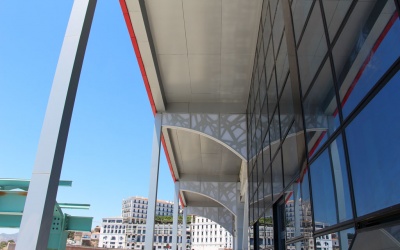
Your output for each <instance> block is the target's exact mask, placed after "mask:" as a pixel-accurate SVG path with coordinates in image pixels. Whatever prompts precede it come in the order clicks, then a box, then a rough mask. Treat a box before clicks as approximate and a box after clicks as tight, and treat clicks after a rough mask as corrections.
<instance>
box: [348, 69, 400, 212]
mask: <svg viewBox="0 0 400 250" xmlns="http://www.w3.org/2000/svg"><path fill="white" fill-rule="evenodd" d="M399 89H400V73H397V74H396V75H395V76H394V77H393V78H392V79H391V80H390V82H389V83H387V85H386V86H385V87H384V88H383V89H382V90H381V91H380V92H379V93H378V94H377V95H376V96H375V98H374V99H373V100H372V101H371V102H370V103H369V104H368V105H367V106H366V107H365V108H364V110H363V111H361V113H360V114H359V115H358V116H357V117H356V118H355V119H354V120H353V122H352V123H351V124H350V125H349V126H348V127H347V129H346V136H347V143H348V150H349V157H350V167H351V171H352V177H353V187H354V195H355V201H356V207H357V215H358V216H361V215H365V214H368V213H371V212H374V211H376V210H379V209H382V208H386V207H389V206H393V205H396V204H399V203H400V196H399V195H398V194H399V193H400V182H399V178H398V177H399V176H400V154H399V152H400V144H399V141H400V129H399V126H398V124H399V123H400V112H399V110H398V108H399V107H400V98H399Z"/></svg>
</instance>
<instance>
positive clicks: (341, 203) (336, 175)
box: [329, 136, 353, 222]
mask: <svg viewBox="0 0 400 250" xmlns="http://www.w3.org/2000/svg"><path fill="white" fill-rule="evenodd" d="M343 150H344V149H343V141H342V137H341V136H339V137H338V138H336V140H334V141H333V142H332V143H331V144H330V145H329V152H330V157H331V164H332V171H333V180H334V187H335V195H336V206H337V209H338V221H339V222H343V221H346V220H349V219H351V218H353V210H352V208H351V207H352V206H351V200H350V189H349V179H348V174H347V167H346V160H345V156H344V151H343Z"/></svg>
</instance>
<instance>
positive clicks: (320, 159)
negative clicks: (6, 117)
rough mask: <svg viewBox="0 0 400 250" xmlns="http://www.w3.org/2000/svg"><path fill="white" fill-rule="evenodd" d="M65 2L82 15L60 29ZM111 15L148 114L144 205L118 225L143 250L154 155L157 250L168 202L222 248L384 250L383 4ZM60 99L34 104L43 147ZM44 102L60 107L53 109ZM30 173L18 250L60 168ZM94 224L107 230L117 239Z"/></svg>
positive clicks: (394, 113)
mask: <svg viewBox="0 0 400 250" xmlns="http://www.w3.org/2000/svg"><path fill="white" fill-rule="evenodd" d="M76 2H77V3H86V7H85V6H83V5H82V6H83V7H80V8H78V7H77V8H74V9H73V10H75V11H72V14H71V17H72V18H74V17H75V18H77V20H78V21H79V20H81V22H80V25H84V24H85V22H83V21H82V20H91V16H92V14H93V12H94V3H93V2H95V1H83V0H81V1H76ZM88 3H92V5H87V4H88ZM120 4H121V9H122V14H123V16H124V19H125V21H126V25H127V30H128V32H129V37H130V39H131V41H132V45H133V47H134V50H135V54H136V58H137V60H138V65H139V67H140V71H141V73H142V77H143V82H144V84H145V87H146V91H147V95H148V97H149V101H150V104H151V108H152V111H153V114H154V116H155V121H154V139H153V153H152V160H151V165H150V171H151V173H152V174H151V178H152V179H151V182H150V183H151V185H150V189H149V200H148V203H147V210H148V213H147V216H145V215H144V212H143V211H144V210H145V209H146V204H144V203H140V202H139V204H140V207H132V206H129V205H128V204H125V205H126V207H123V214H124V213H125V215H128V214H130V215H132V217H135V218H136V219H135V220H138V221H139V223H144V221H146V236H145V245H146V248H147V249H151V248H152V247H153V242H154V240H156V239H157V237H156V236H157V234H156V230H157V229H156V225H155V223H154V221H155V220H154V215H155V214H156V212H157V210H158V212H160V210H159V209H160V207H159V206H157V189H158V186H157V185H158V183H157V181H158V171H159V158H160V152H161V150H160V148H161V146H163V147H164V152H165V154H166V158H167V162H168V165H169V168H170V171H171V175H172V178H173V181H174V185H175V192H174V211H173V216H174V221H175V222H174V224H173V226H172V235H173V236H172V247H173V248H176V246H177V242H176V239H177V236H178V223H177V221H178V220H177V217H178V212H177V210H178V200H179V201H180V203H181V204H182V207H183V208H184V213H186V212H187V213H188V214H196V215H200V216H203V217H206V218H208V219H211V220H213V221H215V222H217V223H219V224H221V225H223V226H224V227H225V228H226V229H227V230H228V231H229V232H231V233H232V238H233V249H249V248H250V249H275V250H282V249H293V250H294V249H296V250H314V249H321V250H322V249H348V248H352V249H380V248H384V249H390V248H398V245H399V239H400V236H399V233H398V228H399V225H400V217H399V214H400V196H399V195H398V193H399V192H400V182H399V181H398V176H399V175H400V160H399V157H398V155H399V153H398V152H400V144H399V143H398V142H399V139H400V130H399V126H398V124H399V121H400V112H399V111H398V107H399V106H400V98H398V96H399V95H398V93H399V89H400V73H399V69H400V46H398V45H399V41H400V21H399V11H400V2H399V0H365V1H357V0H348V1H344V0H254V1H223V0H220V1H215V0H210V1H189V0H174V1H172V0H171V1H137V0H120ZM85 8H86V9H88V10H90V11H91V12H90V13H92V14H90V15H89V14H86V13H84V10H85ZM77 10H81V12H78V11H77ZM88 13H89V12H88ZM86 15H88V17H87V18H83V17H86ZM82 16H83V17H82ZM78 21H77V22H78ZM85 25H86V24H85ZM85 27H86V26H85ZM87 27H90V24H87ZM73 30H75V29H73ZM88 32H89V29H88V28H85V29H81V31H80V33H79V35H81V36H83V37H87V36H88ZM67 35H68V34H67ZM77 40H78V39H77ZM69 42H70V43H72V42H73V41H69V40H66V42H65V44H64V45H63V49H64V48H65V49H66V50H68V53H62V55H63V56H64V57H62V58H61V59H60V60H63V61H65V62H69V63H70V64H72V65H69V66H70V68H71V69H72V68H73V69H75V68H78V69H79V70H80V64H79V62H78V63H76V62H75V60H73V59H74V58H75V57H77V58H79V59H80V60H81V61H82V60H83V53H82V51H84V49H79V50H72V49H71V48H72V47H74V46H75V45H76V46H75V47H76V48H78V45H79V44H81V45H82V46H85V43H77V42H76V43H77V44H73V45H74V46H72V47H71V46H70V44H69ZM75 47H74V48H75ZM69 50H71V51H69ZM78 61H79V60H78ZM61 66H62V65H61ZM61 66H60V67H61ZM58 70H59V69H58ZM60 70H62V69H61V68H60ZM79 70H78V71H79ZM64 75H65V79H64V78H63V79H62V80H59V81H55V82H54V85H55V86H58V85H57V84H58V82H60V83H64V82H69V84H70V85H72V86H77V79H78V78H79V77H75V76H76V75H78V76H79V74H78V73H76V74H74V77H72V78H71V77H70V76H67V74H63V76H64ZM73 89H76V88H73ZM68 91H69V89H68V88H55V90H54V94H52V95H51V96H50V102H49V107H48V110H49V113H48V114H46V117H47V118H46V120H45V124H50V125H53V124H56V123H55V122H54V121H53V120H54V119H60V121H59V123H60V124H61V126H60V128H59V127H54V128H53V127H51V126H50V125H49V126H50V127H46V126H44V128H46V129H44V130H43V133H42V136H44V138H47V137H46V136H48V135H49V134H52V133H57V135H54V136H55V137H57V138H58V132H60V131H61V130H62V131H61V132H62V133H59V134H61V135H66V134H68V128H69V122H70V119H69V118H70V114H66V116H68V117H69V118H68V117H67V118H64V116H62V115H60V114H63V110H64V108H66V109H67V110H72V108H73V103H74V98H75V92H74V91H72V92H73V93H72V94H71V95H69V94H68V95H67V93H70V92H68ZM59 96H68V98H67V99H66V100H65V102H64V103H62V105H61V104H60V105H55V104H53V102H52V101H51V100H58V99H57V98H58V97H59ZM60 102H61V101H60ZM54 103H56V104H58V102H54ZM51 105H54V107H52V106H51ZM50 111H51V112H50ZM53 115H54V116H53ZM61 117H62V119H61ZM57 124H58V123H57ZM66 138H67V137H66V136H64V137H62V138H60V140H52V141H54V142H57V143H58V142H60V143H66ZM43 141H46V140H43ZM49 148H52V149H51V150H49ZM55 148H60V147H58V146H57V145H56V144H55V143H53V144H51V145H47V144H43V145H42V146H41V145H40V146H39V149H40V150H39V151H38V152H46V153H42V154H43V155H39V156H40V157H38V159H42V156H43V159H44V156H46V157H50V158H49V159H52V157H53V156H54V155H52V154H49V153H48V152H56V150H54V149H55ZM61 148H62V147H61ZM57 152H58V151H57ZM63 154H64V150H63V149H62V150H61V152H58V153H57V154H56V155H57V157H60V156H61V158H60V159H61V160H59V161H58V162H61V163H62V155H63ZM51 161H52V160H48V161H46V162H51ZM39 163H40V162H38V165H37V166H35V171H34V173H37V172H40V175H41V173H42V168H43V166H45V168H46V169H47V170H48V173H47V172H46V173H47V174H46V178H47V179H46V182H43V181H42V179H39V178H38V179H35V181H33V182H31V185H30V187H29V188H30V189H32V190H39V191H38V192H37V193H34V192H30V193H29V194H28V198H27V201H30V202H28V203H27V205H26V207H25V210H24V216H23V218H22V224H21V232H22V233H21V236H20V239H21V241H20V242H21V247H20V249H21V250H22V249H23V250H25V249H24V247H25V246H26V247H27V246H29V245H33V244H30V242H31V241H35V242H34V244H39V245H44V244H45V243H47V242H41V241H40V240H39V237H38V235H39V231H40V229H41V228H42V223H44V222H46V221H50V216H51V215H47V214H46V213H37V211H42V210H43V209H44V210H43V211H45V209H48V210H46V211H50V210H49V209H53V208H51V207H49V205H48V204H52V203H51V202H44V201H45V200H47V199H51V200H53V199H55V194H54V193H52V192H51V190H53V189H54V188H56V184H57V183H58V180H55V179H57V176H58V175H57V174H55V173H57V171H60V169H61V165H62V164H59V166H57V167H53V166H52V165H49V164H47V163H46V164H47V165H43V166H42V165H41V164H39ZM36 169H38V170H40V171H36ZM53 173H54V174H53ZM42 183H49V185H48V186H46V188H45V189H44V188H42V186H41V185H42ZM42 190H46V192H42ZM36 196H40V197H41V198H40V199H37V198H36ZM48 197H49V198H48ZM38 201H40V202H38ZM132 204H133V203H132ZM124 209H125V210H124ZM162 212H164V213H165V212H167V213H168V210H167V211H165V210H164V211H162ZM36 214H40V216H42V215H43V217H39V216H37V217H35V216H34V215H36ZM146 217H147V218H146ZM125 218H129V217H125ZM33 219H34V220H35V221H36V222H37V223H28V222H30V221H31V220H33ZM136 222H137V221H135V223H136ZM107 223H108V224H107V225H106V226H107V227H106V228H105V229H106V230H107V233H109V232H108V230H110V231H111V230H114V233H116V232H115V230H118V233H119V230H121V231H122V230H124V228H119V227H118V228H116V227H115V226H116V225H115V224H112V223H110V222H109V221H108V222H107ZM113 223H116V222H113ZM108 225H110V226H112V225H114V228H108ZM248 229H250V230H248ZM161 230H165V229H161ZM28 232H29V233H30V232H34V234H32V235H34V237H28V236H29V235H28ZM272 232H273V234H272ZM249 234H250V236H252V237H249ZM249 238H250V240H248V239H249ZM107 239H108V238H107ZM136 239H137V238H136ZM142 239H143V237H140V240H142ZM251 239H253V240H251ZM196 241H197V240H196ZM114 242H115V243H117V239H116V238H115V241H114ZM115 243H114V245H118V246H119V245H120V243H119V242H118V244H115ZM44 246H45V245H44ZM17 247H18V246H17ZM18 250H19V249H18Z"/></svg>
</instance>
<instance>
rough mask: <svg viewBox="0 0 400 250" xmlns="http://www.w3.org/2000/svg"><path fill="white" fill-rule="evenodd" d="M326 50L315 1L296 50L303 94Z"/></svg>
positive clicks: (318, 9)
mask: <svg viewBox="0 0 400 250" xmlns="http://www.w3.org/2000/svg"><path fill="white" fill-rule="evenodd" d="M327 50H328V47H327V45H326V39H325V32H324V29H323V23H322V21H321V10H320V7H319V2H318V1H316V3H315V4H314V8H313V10H312V13H311V16H310V20H309V22H308V23H307V27H306V30H305V31H304V36H303V38H302V40H301V43H300V46H299V48H298V50H297V57H298V62H299V69H300V80H301V88H302V91H303V95H304V94H305V93H306V91H307V90H308V87H309V86H310V83H311V80H312V79H313V78H314V76H315V73H316V72H317V69H318V68H319V66H320V64H321V61H322V59H323V58H324V57H325V55H326V52H327Z"/></svg>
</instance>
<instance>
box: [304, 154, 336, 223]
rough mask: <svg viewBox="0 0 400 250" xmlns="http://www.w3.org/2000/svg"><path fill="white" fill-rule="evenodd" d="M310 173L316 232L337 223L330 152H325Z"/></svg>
mask: <svg viewBox="0 0 400 250" xmlns="http://www.w3.org/2000/svg"><path fill="white" fill-rule="evenodd" d="M310 173H311V186H312V195H313V205H314V220H315V230H320V229H323V228H325V227H327V226H332V225H334V224H336V223H337V214H336V204H335V195H334V189H333V177H332V169H331V164H330V157H329V151H328V150H325V151H324V152H323V153H322V154H321V155H320V156H319V157H318V159H316V160H315V161H314V162H313V163H312V165H311V167H310Z"/></svg>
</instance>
